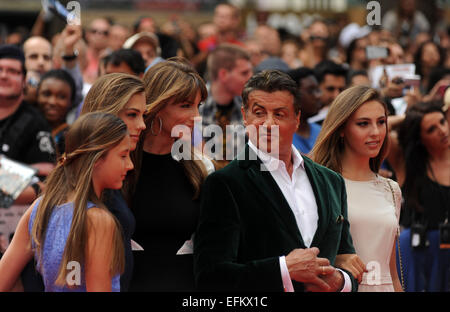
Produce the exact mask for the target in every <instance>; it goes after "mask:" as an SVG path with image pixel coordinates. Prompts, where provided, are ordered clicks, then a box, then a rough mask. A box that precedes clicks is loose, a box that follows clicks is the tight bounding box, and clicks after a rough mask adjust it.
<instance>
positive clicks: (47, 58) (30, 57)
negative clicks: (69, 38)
mask: <svg viewBox="0 0 450 312" xmlns="http://www.w3.org/2000/svg"><path fill="white" fill-rule="evenodd" d="M24 54H25V68H26V69H27V71H28V70H33V71H37V72H38V73H40V74H41V75H42V74H44V73H46V72H48V71H49V70H50V69H52V46H51V45H50V43H49V42H48V41H47V40H44V39H42V38H31V39H29V41H28V42H27V43H26V44H25V45H24Z"/></svg>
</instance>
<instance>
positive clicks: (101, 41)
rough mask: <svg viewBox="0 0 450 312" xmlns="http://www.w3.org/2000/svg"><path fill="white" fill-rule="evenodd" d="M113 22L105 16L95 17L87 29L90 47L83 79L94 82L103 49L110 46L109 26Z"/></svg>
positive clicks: (87, 52)
mask: <svg viewBox="0 0 450 312" xmlns="http://www.w3.org/2000/svg"><path fill="white" fill-rule="evenodd" d="M110 27H111V23H110V22H109V21H108V20H107V19H105V18H96V19H94V20H93V21H92V22H91V23H90V25H89V27H88V29H87V31H86V40H87V43H88V48H87V51H86V60H87V66H86V68H85V69H84V71H83V80H84V81H85V82H87V83H93V82H94V81H95V79H97V76H98V65H99V62H100V59H101V57H102V56H103V55H102V53H103V51H104V50H105V49H106V48H107V47H108V40H109V28H110Z"/></svg>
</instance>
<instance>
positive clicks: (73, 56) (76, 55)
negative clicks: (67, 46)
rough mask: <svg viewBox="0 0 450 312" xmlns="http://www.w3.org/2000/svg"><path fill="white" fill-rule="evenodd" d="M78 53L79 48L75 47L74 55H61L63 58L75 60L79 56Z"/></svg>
mask: <svg viewBox="0 0 450 312" xmlns="http://www.w3.org/2000/svg"><path fill="white" fill-rule="evenodd" d="M78 54H79V53H78V50H77V49H74V50H73V54H72V55H70V54H69V55H65V54H63V55H62V56H61V57H62V59H63V60H64V61H73V60H75V59H76V58H77V57H78Z"/></svg>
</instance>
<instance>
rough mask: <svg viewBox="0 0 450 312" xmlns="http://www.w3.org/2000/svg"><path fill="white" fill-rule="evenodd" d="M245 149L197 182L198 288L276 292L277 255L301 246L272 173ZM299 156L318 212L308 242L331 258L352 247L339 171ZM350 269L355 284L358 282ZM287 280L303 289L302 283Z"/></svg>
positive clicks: (280, 288)
mask: <svg viewBox="0 0 450 312" xmlns="http://www.w3.org/2000/svg"><path fill="white" fill-rule="evenodd" d="M249 153H250V154H252V155H251V157H250V158H249ZM245 155H246V157H245V160H237V159H235V160H233V161H232V162H231V163H230V164H228V165H227V166H226V167H225V168H223V169H221V170H218V171H216V172H214V173H212V174H211V175H210V176H208V178H207V179H206V181H205V183H204V185H203V188H202V194H201V200H200V202H201V203H200V216H199V224H198V228H197V231H196V233H195V239H194V273H195V278H196V283H197V287H198V288H199V290H203V291H211V290H213V291H270V292H271V291H283V282H282V278H281V272H280V264H279V257H280V256H283V255H284V256H286V255H288V254H289V252H291V251H292V250H293V249H295V248H307V247H306V246H305V244H304V242H303V239H302V236H301V234H300V231H299V229H298V226H297V223H296V221H295V217H294V214H293V212H292V210H291V208H290V207H289V204H288V203H287V201H286V199H285V198H284V196H283V194H282V192H281V190H280V188H279V187H278V185H277V184H276V182H275V180H274V179H273V178H272V175H271V174H270V172H269V171H263V170H261V165H262V162H261V161H260V160H259V159H257V158H256V155H255V154H254V152H253V150H251V149H250V148H249V147H248V145H247V146H246V148H245ZM241 156H242V155H241ZM302 157H303V159H304V164H305V169H306V173H307V175H308V178H309V181H310V183H311V185H312V189H313V191H314V195H315V199H316V202H317V207H318V214H319V220H318V228H317V231H316V233H315V236H314V238H313V241H312V244H311V247H317V248H319V250H320V253H319V255H318V256H319V257H323V258H328V259H329V260H330V263H331V264H332V265H333V264H334V260H335V258H336V255H337V254H348V253H355V249H354V247H353V242H352V238H351V236H350V229H349V222H348V218H347V195H346V191H345V183H344V180H343V179H342V177H341V176H340V175H339V174H336V173H335V172H333V171H331V170H329V169H327V168H325V167H323V166H320V165H318V164H316V163H314V162H313V161H312V160H310V159H309V158H307V157H305V156H302ZM241 159H244V158H241ZM250 159H255V160H250ZM349 276H350V278H351V279H352V290H353V291H356V290H357V282H356V281H355V279H353V277H352V275H351V274H349ZM293 284H294V288H295V290H296V291H303V284H302V283H298V282H293Z"/></svg>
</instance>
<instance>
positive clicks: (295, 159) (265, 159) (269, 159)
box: [248, 140, 305, 171]
mask: <svg viewBox="0 0 450 312" xmlns="http://www.w3.org/2000/svg"><path fill="white" fill-rule="evenodd" d="M248 146H249V148H251V149H252V150H253V151H254V152H255V153H256V155H257V156H258V158H259V159H260V160H261V162H262V163H263V164H264V165H265V166H266V167H267V168H277V169H278V168H279V166H278V165H279V162H280V160H279V159H278V158H276V157H273V155H271V154H268V153H266V152H263V151H261V150H260V149H258V148H257V147H256V146H255V145H254V144H253V143H252V141H251V140H248ZM291 149H292V152H291V157H292V163H293V170H294V171H295V170H297V169H298V168H299V167H300V166H301V167H302V168H303V169H305V163H304V160H303V157H302V156H301V155H300V153H299V151H298V150H297V149H296V148H295V146H294V145H291Z"/></svg>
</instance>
